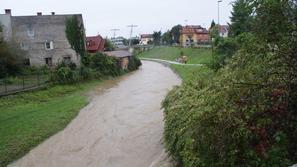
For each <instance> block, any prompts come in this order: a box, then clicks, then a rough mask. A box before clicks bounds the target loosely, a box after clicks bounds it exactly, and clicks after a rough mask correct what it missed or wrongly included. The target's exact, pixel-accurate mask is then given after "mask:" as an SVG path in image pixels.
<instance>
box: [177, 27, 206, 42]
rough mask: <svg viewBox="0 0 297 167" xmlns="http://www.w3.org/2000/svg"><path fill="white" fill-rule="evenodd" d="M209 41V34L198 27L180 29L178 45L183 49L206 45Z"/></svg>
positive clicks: (204, 29)
mask: <svg viewBox="0 0 297 167" xmlns="http://www.w3.org/2000/svg"><path fill="white" fill-rule="evenodd" d="M209 40H210V37H209V32H208V31H207V29H206V28H203V27H201V26H200V25H187V26H184V27H182V29H181V32H180V44H181V45H182V46H183V47H190V46H197V45H201V44H208V43H209Z"/></svg>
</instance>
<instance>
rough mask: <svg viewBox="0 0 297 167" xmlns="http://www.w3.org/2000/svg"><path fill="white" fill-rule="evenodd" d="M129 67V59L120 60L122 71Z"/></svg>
mask: <svg viewBox="0 0 297 167" xmlns="http://www.w3.org/2000/svg"><path fill="white" fill-rule="evenodd" d="M128 65H129V57H123V58H121V67H122V69H123V70H127V69H128Z"/></svg>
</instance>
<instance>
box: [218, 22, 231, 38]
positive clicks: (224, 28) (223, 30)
mask: <svg viewBox="0 0 297 167" xmlns="http://www.w3.org/2000/svg"><path fill="white" fill-rule="evenodd" d="M219 33H220V37H223V38H227V37H228V35H229V26H228V25H220V26H219Z"/></svg>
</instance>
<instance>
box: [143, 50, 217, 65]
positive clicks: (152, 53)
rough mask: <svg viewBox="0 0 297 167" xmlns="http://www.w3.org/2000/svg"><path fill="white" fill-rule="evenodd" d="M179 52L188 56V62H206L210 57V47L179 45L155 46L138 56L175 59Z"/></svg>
mask: <svg viewBox="0 0 297 167" xmlns="http://www.w3.org/2000/svg"><path fill="white" fill-rule="evenodd" d="M181 52H183V53H184V55H185V56H187V57H188V63H189V64H207V63H209V62H210V61H211V59H212V53H211V50H210V49H205V48H179V47H155V48H153V49H151V50H148V51H145V52H143V53H141V54H139V55H138V56H139V57H140V58H155V59H163V60H171V61H175V60H176V58H178V57H180V54H181Z"/></svg>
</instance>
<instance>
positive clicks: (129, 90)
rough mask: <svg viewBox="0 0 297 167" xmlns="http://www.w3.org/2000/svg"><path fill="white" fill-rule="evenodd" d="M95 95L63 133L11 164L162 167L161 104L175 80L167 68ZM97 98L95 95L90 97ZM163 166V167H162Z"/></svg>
mask: <svg viewBox="0 0 297 167" xmlns="http://www.w3.org/2000/svg"><path fill="white" fill-rule="evenodd" d="M115 82H116V83H113V84H114V86H113V87H112V88H110V89H108V90H107V91H105V92H100V91H99V92H100V93H98V94H96V95H95V96H94V97H93V98H92V101H91V103H90V104H89V105H88V106H86V107H85V108H84V109H82V110H81V112H80V114H79V115H78V116H77V118H75V119H74V120H73V121H72V122H71V123H70V124H69V125H68V126H67V128H65V130H63V131H61V132H59V133H58V134H56V135H54V136H52V137H51V138H49V139H48V140H46V141H45V142H44V143H42V144H41V145H39V146H38V147H36V148H35V149H33V150H32V151H31V152H30V153H29V154H27V155H26V156H24V157H23V158H21V159H20V160H18V161H16V162H15V163H13V164H11V165H10V166H19V167H149V166H154V167H155V166H158V165H157V164H164V163H163V162H162V163H160V162H158V161H159V159H163V158H164V149H163V146H162V133H163V113H162V111H161V110H160V107H161V101H162V100H163V99H164V97H165V96H166V94H167V92H168V91H169V90H170V89H172V87H173V86H174V85H178V84H180V82H181V81H180V79H179V78H178V77H177V76H176V75H175V74H174V73H173V72H172V71H171V70H170V69H169V68H167V67H165V66H163V65H161V64H158V63H154V62H143V66H142V67H141V69H140V70H138V71H136V72H134V73H133V74H131V75H127V76H125V77H122V78H121V79H120V81H118V80H116V81H115ZM95 93H96V92H95ZM165 164H166V163H165Z"/></svg>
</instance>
